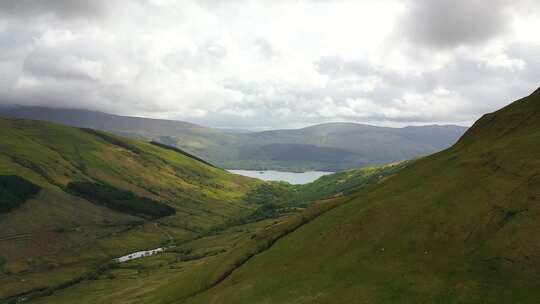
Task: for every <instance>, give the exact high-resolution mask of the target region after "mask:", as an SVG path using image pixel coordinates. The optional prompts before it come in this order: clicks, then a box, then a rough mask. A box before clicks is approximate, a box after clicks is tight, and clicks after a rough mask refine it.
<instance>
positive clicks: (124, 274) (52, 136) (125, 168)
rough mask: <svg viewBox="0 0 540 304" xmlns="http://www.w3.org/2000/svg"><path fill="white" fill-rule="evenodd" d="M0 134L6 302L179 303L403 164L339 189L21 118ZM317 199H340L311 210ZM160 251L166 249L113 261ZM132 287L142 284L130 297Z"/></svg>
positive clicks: (355, 177) (0, 291)
mask: <svg viewBox="0 0 540 304" xmlns="http://www.w3.org/2000/svg"><path fill="white" fill-rule="evenodd" d="M0 128H2V130H3V131H4V132H2V134H0V176H3V179H2V180H5V182H3V183H2V187H3V188H2V198H3V199H8V200H9V202H10V203H11V202H12V201H14V200H13V199H12V198H13V197H14V196H13V195H16V197H18V196H21V198H20V199H19V198H17V200H16V204H15V205H13V206H11V205H9V206H8V207H9V208H6V210H5V211H4V213H3V214H0V231H2V233H1V234H0V262H1V264H0V268H1V272H0V299H4V300H6V301H8V302H16V301H19V300H21V299H26V301H28V300H36V301H42V302H45V303H47V302H49V303H51V302H52V303H56V302H58V301H61V300H62V299H66V300H65V301H66V302H70V301H73V300H74V298H72V296H73V295H74V294H77V301H83V302H84V301H86V302H87V303H93V302H94V301H95V300H96V299H101V300H103V301H109V300H111V301H112V300H114V301H115V302H117V301H119V298H115V296H114V297H112V298H109V296H110V292H111V291H112V290H116V291H117V292H118V295H123V296H122V297H126V298H127V299H132V300H133V299H152V301H151V302H156V303H164V302H166V300H167V299H175V300H177V299H183V298H186V297H188V296H190V295H193V294H195V293H197V292H201V291H203V290H205V289H206V288H208V286H211V285H212V284H214V283H215V282H217V281H220V280H221V279H222V277H223V276H225V275H227V274H228V273H229V272H230V271H232V269H235V268H237V267H238V266H239V265H240V264H242V263H244V262H245V261H247V259H249V258H251V257H252V256H254V255H256V254H258V253H259V252H262V251H264V250H266V249H268V248H269V246H270V245H271V244H273V242H274V241H275V240H277V239H278V238H281V237H282V236H284V235H286V234H288V233H290V232H291V231H292V230H294V229H296V228H298V227H299V226H301V225H303V224H304V223H305V222H307V221H308V220H311V219H313V218H314V217H316V216H317V215H319V214H320V213H322V212H324V211H326V210H328V209H330V208H333V207H335V206H336V204H338V203H340V202H342V201H343V200H344V199H346V198H343V194H344V190H345V188H343V187H339V186H337V185H338V184H343V185H346V186H347V187H346V189H348V190H350V189H352V188H354V187H357V188H358V189H360V188H362V186H365V185H369V184H375V183H376V182H378V181H379V180H380V179H382V178H384V177H385V176H388V175H391V174H393V173H394V172H395V171H396V170H397V169H400V168H401V167H402V166H401V165H398V166H386V167H381V168H368V169H364V170H352V171H348V172H347V173H344V174H347V175H350V176H349V178H347V183H343V182H342V179H343V174H336V175H335V177H334V178H332V177H329V178H326V179H325V180H323V181H321V182H320V183H319V182H316V183H314V184H313V185H310V186H292V185H289V184H285V183H266V182H262V181H259V180H255V179H250V178H246V177H242V176H238V175H234V174H230V173H228V172H227V171H225V170H222V169H219V168H216V167H214V166H212V165H210V164H207V163H205V162H204V161H201V160H199V159H197V158H196V157H193V156H191V155H190V154H188V153H185V152H183V151H181V150H177V149H174V148H169V147H166V146H162V145H156V144H153V143H145V142H141V141H136V140H130V139H126V138H123V137H119V136H114V135H110V134H107V133H103V132H99V131H94V130H88V129H76V128H72V127H66V126H62V125H57V124H51V123H43V122H36V121H28V120H0ZM13 175H16V176H15V177H13ZM332 183H334V184H335V185H332V186H331V187H329V185H330V184H332ZM21 185H22V186H21ZM23 186H24V187H23ZM25 187H30V188H29V191H22V192H21V191H19V190H21V189H23V190H24V188H25ZM261 189H262V193H263V196H262V198H261V197H258V198H259V200H258V201H257V200H254V199H253V198H254V197H257V195H259V194H260V193H261ZM264 189H271V191H270V192H271V195H270V196H269V197H268V196H265V195H266V193H265V192H264ZM315 189H318V190H315ZM30 190H31V191H30ZM37 191H39V192H38V193H37ZM26 192H28V193H26ZM322 198H337V199H333V200H330V201H325V202H320V203H314V201H318V200H320V199H322ZM6 206H7V205H6ZM231 241H234V242H233V243H232V244H231ZM162 246H165V247H170V248H171V249H170V250H169V251H167V253H164V254H161V255H159V256H156V257H152V258H146V259H142V260H138V261H132V262H128V263H126V264H122V265H117V264H116V263H111V261H112V260H113V259H114V258H116V257H119V256H122V255H125V254H127V253H131V252H134V251H139V250H147V249H154V248H158V247H162ZM171 246H172V247H171ZM186 269H188V270H189V271H187V270H186ZM209 269H210V270H209ZM184 270H186V271H184ZM187 274H189V278H188V277H186V275H187ZM163 280H165V281H173V282H175V283H174V284H173V283H171V284H164V283H163ZM133 281H137V282H139V284H141V285H144V286H146V287H145V288H141V289H138V292H137V293H132V289H133V288H135V287H134V286H136V285H133V286H132V285H131V282H133ZM177 284H179V285H178V286H180V285H182V286H184V287H182V288H180V289H178V288H179V287H178V286H177ZM102 285H104V286H102ZM94 288H98V289H100V290H101V289H103V290H105V292H104V293H102V294H101V293H98V294H95V292H94V291H92V290H93V289H94ZM78 290H80V291H78ZM179 290H180V291H179ZM70 295H71V296H70ZM127 295H129V296H127ZM57 297H58V298H57ZM118 297H120V296H118ZM129 302H130V301H128V300H126V303H129Z"/></svg>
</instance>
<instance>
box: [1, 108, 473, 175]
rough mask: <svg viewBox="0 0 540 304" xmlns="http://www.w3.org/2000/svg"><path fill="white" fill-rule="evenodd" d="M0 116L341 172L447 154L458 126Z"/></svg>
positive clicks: (28, 111) (83, 114)
mask: <svg viewBox="0 0 540 304" xmlns="http://www.w3.org/2000/svg"><path fill="white" fill-rule="evenodd" d="M0 116H3V117H12V118H25V119H35V120H45V121H52V122H57V123H62V124H68V125H72V126H76V127H83V128H92V129H97V130H104V131H108V132H113V133H116V134H119V135H124V136H130V137H134V138H138V139H144V140H150V141H156V142H161V143H164V144H167V145H171V146H176V147H179V148H181V149H183V150H185V151H187V152H189V153H191V154H194V155H196V156H197V157H200V158H202V159H205V160H207V161H209V162H210V163H212V164H216V165H217V166H220V167H223V168H227V169H252V170H265V169H275V170H284V171H306V170H325V171H337V170H344V169H351V168H357V167H363V166H368V165H373V164H384V163H389V162H395V161H401V160H406V159H409V158H412V157H417V156H421V155H428V154H431V153H434V152H437V151H440V150H442V149H445V148H447V147H449V146H450V145H452V144H453V143H455V141H456V140H457V139H458V138H459V137H460V136H461V135H462V134H463V133H464V132H465V130H466V128H464V127H459V126H420V127H405V128H384V127H375V126H369V125H361V124H354V123H330V124H322V125H316V126H312V127H307V128H303V129H292V130H274V131H265V132H229V131H223V130H217V129H212V128H206V127H203V126H199V125H194V124H190V123H186V122H179V121H171V120H159V119H147V118H138V117H125V116H117V115H110V114H105V113H101V112H93V111H86V110H74V109H53V108H42V107H21V106H12V107H0Z"/></svg>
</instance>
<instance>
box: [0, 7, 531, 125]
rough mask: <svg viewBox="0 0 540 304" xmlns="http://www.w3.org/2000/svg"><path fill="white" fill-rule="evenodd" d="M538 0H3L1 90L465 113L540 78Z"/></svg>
mask: <svg viewBox="0 0 540 304" xmlns="http://www.w3.org/2000/svg"><path fill="white" fill-rule="evenodd" d="M539 2H540V1H538V0H436V1H434V0H401V1H393V0H358V1H330V0H311V1H307V0H306V1H293V0H289V1H279V0H272V1H267V0H264V1H263V0H259V1H217V0H215V1H214V0H202V1H190V0H182V1H176V0H131V1H128V0H115V1H110V0H87V1H86V0H0V103H1V104H21V105H46V106H56V107H70V108H87V109H92V110H100V111H105V112H110V113H115V114H124V115H137V116H144V117H154V118H169V119H179V120H186V121H191V122H196V123H200V124H204V125H208V126H213V127H228V128H248V129H275V128H292V127H300V126H305V125H310V124H315V123H321V122H330V121H352V122H361V123H371V124H377V125H386V126H403V125H413V124H414V125H418V124H431V123H453V124H461V125H469V124H471V123H472V122H473V121H474V120H476V119H477V118H478V117H480V116H481V115H482V114H483V113H486V112H490V111H493V110H496V109H498V108H500V107H501V106H504V105H506V104H508V103H509V102H511V101H512V100H515V99H517V98H519V97H522V96H524V95H527V94H529V93H531V92H532V91H533V90H534V89H536V88H537V87H538V86H540V34H539V32H540V3H539Z"/></svg>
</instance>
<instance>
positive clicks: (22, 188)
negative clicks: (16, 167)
mask: <svg viewBox="0 0 540 304" xmlns="http://www.w3.org/2000/svg"><path fill="white" fill-rule="evenodd" d="M40 189H41V188H40V187H39V186H38V185H36V184H34V183H32V182H30V181H28V180H26V179H24V178H22V177H20V176H17V175H0V213H4V212H9V211H11V210H13V209H16V208H18V207H19V206H21V205H22V204H23V203H24V202H26V201H27V200H28V199H30V198H32V197H34V196H35V195H36V194H37V193H38V192H39V190H40Z"/></svg>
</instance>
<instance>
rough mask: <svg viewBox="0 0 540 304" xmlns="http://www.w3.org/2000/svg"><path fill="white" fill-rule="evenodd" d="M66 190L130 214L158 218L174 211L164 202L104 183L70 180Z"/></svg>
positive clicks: (95, 202) (174, 211)
mask: <svg viewBox="0 0 540 304" xmlns="http://www.w3.org/2000/svg"><path fill="white" fill-rule="evenodd" d="M67 190H68V192H70V193H72V194H73V195H76V196H79V197H82V198H84V199H86V200H88V201H90V202H92V203H94V204H97V205H101V206H104V207H107V208H110V209H113V210H115V211H119V212H123V213H128V214H131V215H136V216H142V217H150V218H159V217H164V216H169V215H173V214H175V213H176V210H175V209H174V208H172V207H170V206H168V205H166V204H163V203H160V202H158V201H155V200H152V199H149V198H146V197H140V196H137V195H135V194H134V193H133V192H130V191H126V190H121V189H118V188H115V187H113V186H110V185H106V184H98V183H91V182H72V183H69V184H68V186H67Z"/></svg>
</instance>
